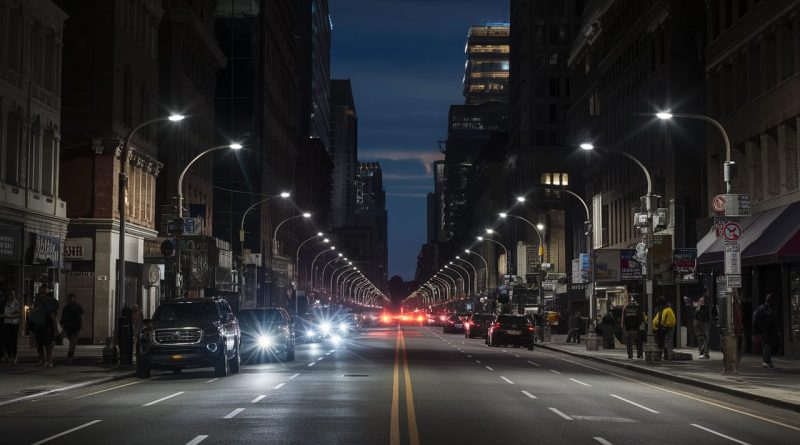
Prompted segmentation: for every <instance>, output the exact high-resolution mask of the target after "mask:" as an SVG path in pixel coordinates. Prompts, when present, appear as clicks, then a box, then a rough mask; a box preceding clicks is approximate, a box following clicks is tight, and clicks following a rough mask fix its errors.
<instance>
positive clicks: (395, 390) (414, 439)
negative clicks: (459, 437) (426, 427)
mask: <svg viewBox="0 0 800 445" xmlns="http://www.w3.org/2000/svg"><path fill="white" fill-rule="evenodd" d="M401 349H402V359H403V377H404V379H405V388H406V393H405V396H406V417H407V419H406V420H407V421H408V443H409V444H410V445H419V431H418V430H417V415H416V413H415V412H414V391H413V390H412V387H411V373H410V372H408V352H407V351H406V339H405V336H404V335H403V330H402V329H401V328H398V329H397V344H396V345H395V350H394V375H393V377H392V423H391V432H390V436H389V445H400V358H401Z"/></svg>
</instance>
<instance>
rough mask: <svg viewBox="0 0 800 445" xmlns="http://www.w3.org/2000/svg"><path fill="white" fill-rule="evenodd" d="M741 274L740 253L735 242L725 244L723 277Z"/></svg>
mask: <svg viewBox="0 0 800 445" xmlns="http://www.w3.org/2000/svg"><path fill="white" fill-rule="evenodd" d="M741 273H742V251H741V246H739V243H737V242H726V243H725V275H740V274H741Z"/></svg>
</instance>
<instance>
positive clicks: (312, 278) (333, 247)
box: [310, 246, 336, 290]
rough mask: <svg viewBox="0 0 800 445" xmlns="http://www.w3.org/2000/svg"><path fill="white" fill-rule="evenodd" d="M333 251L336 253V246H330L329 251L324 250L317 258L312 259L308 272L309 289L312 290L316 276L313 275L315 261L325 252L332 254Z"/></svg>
mask: <svg viewBox="0 0 800 445" xmlns="http://www.w3.org/2000/svg"><path fill="white" fill-rule="evenodd" d="M334 251H336V246H331V247H330V248H329V249H325V250H323V251H322V252H320V253H318V254H317V256H315V257H314V260H312V261H311V271H310V272H311V289H312V290H313V289H314V275H316V273H314V264H316V263H317V259H318V258H319V257H320V256H322V255H323V254H324V253H326V252H334Z"/></svg>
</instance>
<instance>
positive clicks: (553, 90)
mask: <svg viewBox="0 0 800 445" xmlns="http://www.w3.org/2000/svg"><path fill="white" fill-rule="evenodd" d="M560 89H561V82H560V80H559V78H557V77H551V78H550V91H549V94H548V95H549V96H550V97H558V96H559V90H560Z"/></svg>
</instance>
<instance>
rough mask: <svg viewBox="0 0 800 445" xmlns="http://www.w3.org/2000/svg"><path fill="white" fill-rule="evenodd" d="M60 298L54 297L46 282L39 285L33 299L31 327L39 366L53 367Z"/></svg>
mask: <svg viewBox="0 0 800 445" xmlns="http://www.w3.org/2000/svg"><path fill="white" fill-rule="evenodd" d="M57 313H58V300H56V299H55V297H53V294H52V293H51V292H50V288H48V287H47V285H46V284H43V285H41V286H40V287H39V292H38V293H37V294H36V296H35V297H34V299H33V308H32V309H31V311H30V314H29V317H28V318H29V320H28V321H29V323H30V329H31V331H33V335H34V338H35V339H36V351H37V352H38V353H39V364H38V365H39V366H41V367H43V368H52V367H53V343H54V341H55V335H56V314H57Z"/></svg>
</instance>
